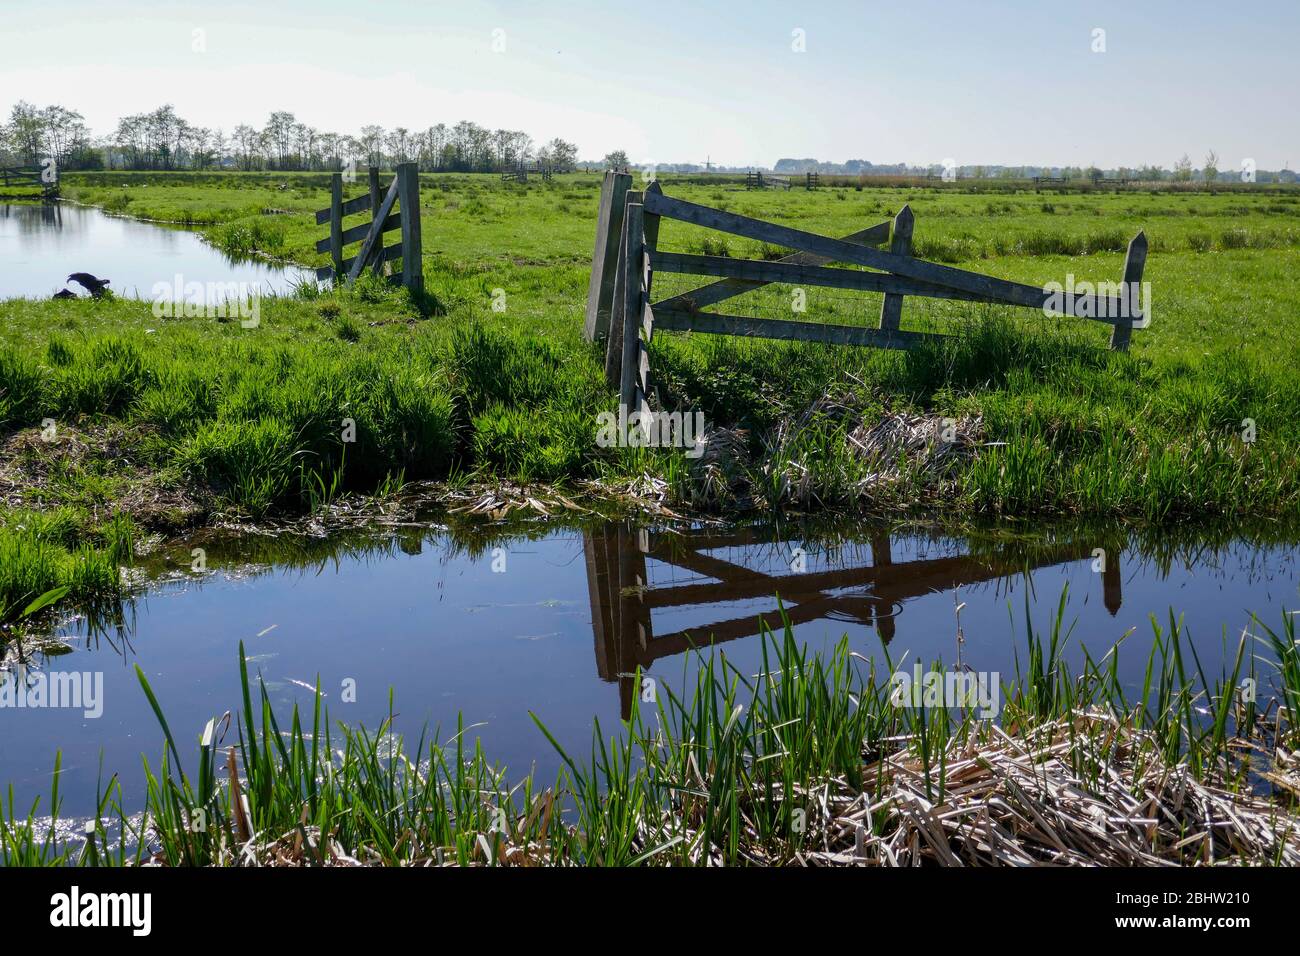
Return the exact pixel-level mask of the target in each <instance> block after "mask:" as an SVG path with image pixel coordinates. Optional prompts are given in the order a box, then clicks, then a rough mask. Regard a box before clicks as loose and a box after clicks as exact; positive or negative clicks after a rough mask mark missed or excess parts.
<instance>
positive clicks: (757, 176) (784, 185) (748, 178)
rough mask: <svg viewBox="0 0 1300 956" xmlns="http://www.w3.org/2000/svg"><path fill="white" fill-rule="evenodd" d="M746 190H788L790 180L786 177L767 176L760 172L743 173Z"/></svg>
mask: <svg viewBox="0 0 1300 956" xmlns="http://www.w3.org/2000/svg"><path fill="white" fill-rule="evenodd" d="M745 188H746V189H789V188H790V180H789V178H788V177H786V176H769V175H767V174H766V173H764V172H763V171H762V170H750V171H749V172H747V173H745Z"/></svg>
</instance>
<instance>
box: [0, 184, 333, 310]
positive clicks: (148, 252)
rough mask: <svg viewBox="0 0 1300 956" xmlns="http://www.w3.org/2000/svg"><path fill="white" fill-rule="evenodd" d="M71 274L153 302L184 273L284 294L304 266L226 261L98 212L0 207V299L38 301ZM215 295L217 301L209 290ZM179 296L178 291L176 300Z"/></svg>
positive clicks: (162, 230)
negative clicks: (161, 288) (158, 288)
mask: <svg viewBox="0 0 1300 956" xmlns="http://www.w3.org/2000/svg"><path fill="white" fill-rule="evenodd" d="M73 272H89V273H90V274H91V275H93V276H97V277H98V278H100V279H109V280H111V282H112V285H111V286H109V288H111V289H112V290H113V292H114V293H116V294H117V295H120V296H133V297H136V298H141V299H149V300H153V298H154V288H155V286H156V285H159V284H163V285H165V286H166V288H167V289H168V293H167V294H168V296H169V297H170V298H173V299H176V298H177V297H176V296H175V295H173V293H172V292H171V290H172V289H174V287H175V286H176V284H177V278H176V277H177V276H178V275H180V276H183V281H182V291H183V287H184V284H187V283H194V282H198V283H204V284H205V285H206V284H207V283H212V284H214V285H216V284H223V285H224V284H226V283H232V282H233V283H240V284H241V291H242V292H244V293H245V294H248V293H251V292H252V290H256V291H258V292H260V293H261V294H263V295H266V294H270V293H276V294H281V295H283V294H286V293H288V292H290V291H292V288H293V285H294V283H295V282H296V281H297V280H298V279H299V278H301V277H305V276H307V275H308V274H309V273H308V270H303V269H299V268H297V267H289V268H284V267H282V266H279V265H273V264H269V263H266V262H262V261H258V260H249V261H244V262H235V261H232V260H231V259H230V258H229V257H228V256H226V255H225V254H224V253H222V252H220V251H219V250H217V249H215V248H214V247H212V246H210V245H208V244H207V243H206V242H204V241H203V240H202V239H201V238H200V237H199V236H198V234H197V233H194V232H190V231H188V230H184V229H176V228H172V227H166V226H160V225H157V224H155V223H147V222H137V221H135V220H133V219H122V218H118V217H114V216H108V215H105V214H104V213H102V212H100V211H99V210H98V209H89V208H85V207H82V206H72V205H68V204H66V203H57V204H51V205H18V204H11V205H4V204H0V299H3V298H13V297H17V296H26V297H34V298H45V297H48V296H51V295H53V294H54V293H55V292H57V291H59V290H60V289H62V288H64V287H65V285H66V286H67V287H68V288H69V289H71V290H72V291H73V292H76V293H77V294H78V295H86V294H87V293H86V290H85V289H83V288H82V287H81V286H78V285H76V284H75V283H72V284H69V283H67V281H66V280H67V277H68V276H69V275H70V274H71V273H73ZM215 298H216V300H218V301H219V300H220V299H221V298H224V295H222V294H221V293H220V291H219V290H215ZM181 299H182V300H183V299H184V296H182V297H181Z"/></svg>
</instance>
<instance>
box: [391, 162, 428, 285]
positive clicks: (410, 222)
mask: <svg viewBox="0 0 1300 956" xmlns="http://www.w3.org/2000/svg"><path fill="white" fill-rule="evenodd" d="M397 201H398V202H399V203H401V207H402V285H404V286H406V288H407V289H409V290H410V291H411V292H415V293H420V292H423V291H424V252H423V250H422V248H421V246H420V174H419V167H418V166H416V164H415V163H399V164H398V166H397Z"/></svg>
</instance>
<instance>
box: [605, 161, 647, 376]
mask: <svg viewBox="0 0 1300 956" xmlns="http://www.w3.org/2000/svg"><path fill="white" fill-rule="evenodd" d="M628 179H629V180H630V179H631V177H630V176H629V177H628ZM640 202H641V193H639V192H636V191H635V190H629V191H628V192H625V193H624V194H623V211H622V212H621V213H620V214H619V217H618V218H619V222H620V223H621V226H620V229H621V232H620V233H619V236H618V238H617V239H615V240H614V242H613V246H614V248H615V249H616V254H615V256H614V269H613V273H614V275H613V282H612V288H611V290H610V307H609V331H608V334H607V335H606V336H605V381H606V382H608V383H609V384H610V385H611V386H613V387H614V388H618V389H621V388H622V382H623V329H624V327H625V326H626V324H627V323H626V317H625V316H624V313H623V307H624V306H625V305H626V304H627V294H626V292H625V291H624V285H625V282H624V280H625V279H626V278H627V275H628V269H627V262H626V259H627V207H628V206H630V205H632V204H633V203H640Z"/></svg>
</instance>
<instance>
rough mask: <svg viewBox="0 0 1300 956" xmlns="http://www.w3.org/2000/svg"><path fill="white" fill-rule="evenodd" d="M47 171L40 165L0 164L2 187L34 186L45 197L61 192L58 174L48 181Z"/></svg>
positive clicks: (0, 185)
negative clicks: (46, 177)
mask: <svg viewBox="0 0 1300 956" xmlns="http://www.w3.org/2000/svg"><path fill="white" fill-rule="evenodd" d="M44 173H45V171H44V170H43V169H41V167H39V166H0V187H3V188H5V189H8V188H9V187H10V186H34V187H36V188H37V189H39V190H40V191H41V195H42V196H43V197H46V198H49V197H53V196H57V195H58V194H59V179H58V176H57V175H55V177H54V178H53V179H52V180H50V181H48V182H47V181H46V179H45V175H44Z"/></svg>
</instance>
